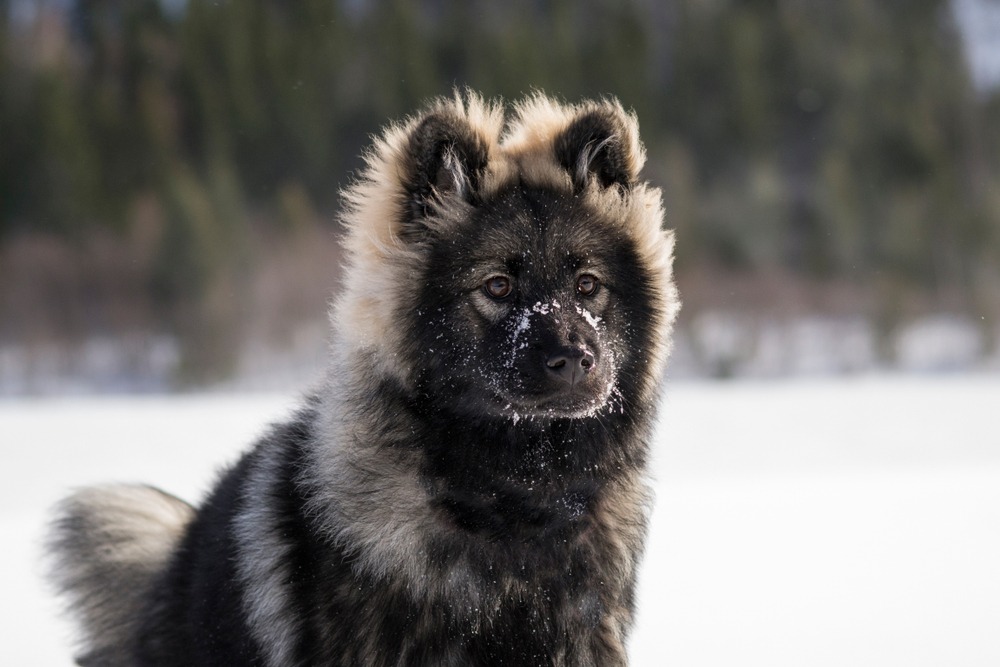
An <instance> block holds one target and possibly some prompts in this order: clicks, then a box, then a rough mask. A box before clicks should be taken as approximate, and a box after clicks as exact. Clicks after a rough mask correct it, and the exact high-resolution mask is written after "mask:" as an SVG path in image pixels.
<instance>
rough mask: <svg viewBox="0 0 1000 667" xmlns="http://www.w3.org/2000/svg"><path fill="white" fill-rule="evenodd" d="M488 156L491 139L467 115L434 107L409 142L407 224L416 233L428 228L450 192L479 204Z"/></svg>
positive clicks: (407, 157) (453, 195) (416, 126)
mask: <svg viewBox="0 0 1000 667" xmlns="http://www.w3.org/2000/svg"><path fill="white" fill-rule="evenodd" d="M488 161H489V148H488V145H487V143H486V141H485V140H484V139H483V137H482V136H481V135H480V134H479V133H478V132H476V130H475V129H474V128H473V127H472V125H471V124H470V123H469V121H468V120H467V119H466V118H464V117H462V116H459V115H458V114H455V113H453V112H450V111H448V110H435V111H432V112H430V113H429V114H428V115H427V116H425V117H424V118H423V119H422V120H420V121H418V122H417V124H416V125H415V127H414V128H413V130H412V131H411V133H410V136H409V141H408V144H407V147H406V169H405V171H406V173H405V175H404V183H403V186H404V187H405V188H406V191H407V196H408V207H407V216H408V219H407V220H406V223H407V224H406V225H405V226H404V229H405V230H406V231H409V232H417V233H419V231H421V230H424V229H426V219H427V218H428V217H429V216H432V215H434V213H435V212H436V211H437V210H438V209H439V207H440V206H442V205H443V204H445V203H446V202H447V200H448V199H449V198H452V197H457V198H459V199H461V200H463V201H465V202H469V203H473V204H474V203H475V202H476V201H477V197H478V192H479V187H480V185H481V183H482V179H483V175H484V174H485V172H486V165H487V162H488Z"/></svg>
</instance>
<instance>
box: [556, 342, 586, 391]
mask: <svg viewBox="0 0 1000 667" xmlns="http://www.w3.org/2000/svg"><path fill="white" fill-rule="evenodd" d="M545 366H546V368H547V369H548V372H549V374H550V375H551V376H553V377H555V378H556V379H558V380H559V381H561V382H565V383H566V384H568V385H570V386H573V385H575V384H576V383H577V382H579V381H580V380H582V379H583V378H584V376H585V375H586V374H587V373H589V372H590V371H591V369H593V368H594V355H593V354H591V352H590V350H588V349H587V348H583V347H564V348H562V349H561V350H559V351H557V352H555V353H554V354H551V355H549V357H548V358H547V359H546V360H545Z"/></svg>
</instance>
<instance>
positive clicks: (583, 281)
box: [576, 273, 601, 296]
mask: <svg viewBox="0 0 1000 667" xmlns="http://www.w3.org/2000/svg"><path fill="white" fill-rule="evenodd" d="M600 284H601V283H600V281H599V280H597V277H596V276H592V275H590V274H589V273H585V274H583V275H582V276H580V277H579V278H577V279H576V291H577V292H579V293H580V294H582V295H583V296H593V295H594V294H595V293H596V292H597V287H598V286H599V285H600Z"/></svg>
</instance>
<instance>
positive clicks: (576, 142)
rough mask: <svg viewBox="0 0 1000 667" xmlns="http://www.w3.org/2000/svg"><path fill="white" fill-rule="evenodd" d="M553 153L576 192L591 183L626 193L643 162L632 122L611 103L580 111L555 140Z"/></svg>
mask: <svg viewBox="0 0 1000 667" xmlns="http://www.w3.org/2000/svg"><path fill="white" fill-rule="evenodd" d="M555 152H556V159H557V160H558V161H559V164H560V165H562V167H563V169H565V170H566V171H568V172H569V173H570V176H571V177H572V179H573V188H574V189H575V190H577V191H579V190H582V189H584V188H585V187H587V184H588V183H590V182H591V181H596V182H597V184H598V185H599V186H600V187H602V188H609V187H611V186H613V185H618V186H620V187H621V188H622V191H623V192H624V191H627V190H628V189H630V188H631V187H632V185H634V184H635V182H636V179H637V178H638V176H639V170H640V169H641V168H642V164H643V162H644V161H645V155H644V153H643V149H642V144H640V143H639V132H638V125H637V123H636V121H635V118H634V117H633V116H631V115H629V114H626V113H625V111H624V110H623V109H622V108H621V106H620V105H619V104H617V103H611V102H604V103H600V104H595V105H593V106H591V107H586V108H584V110H583V111H581V112H580V113H579V114H578V115H577V116H576V118H574V119H573V120H572V121H571V122H570V124H569V126H568V127H567V128H566V129H565V130H563V132H562V133H561V134H560V135H559V136H558V137H556V140H555Z"/></svg>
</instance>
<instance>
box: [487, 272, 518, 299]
mask: <svg viewBox="0 0 1000 667" xmlns="http://www.w3.org/2000/svg"><path fill="white" fill-rule="evenodd" d="M483 289H484V290H486V294H487V295H488V296H490V297H492V298H494V299H505V298H507V297H508V296H509V295H510V293H511V292H512V291H513V289H514V286H513V285H512V284H511V281H510V278H508V277H507V276H493V277H492V278H487V279H486V282H485V283H484V284H483Z"/></svg>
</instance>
